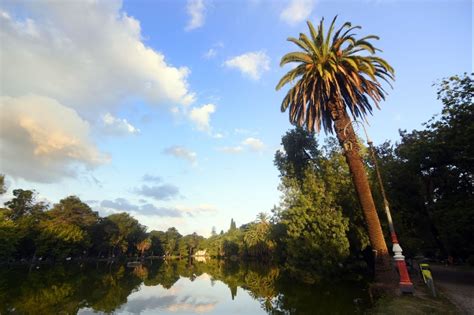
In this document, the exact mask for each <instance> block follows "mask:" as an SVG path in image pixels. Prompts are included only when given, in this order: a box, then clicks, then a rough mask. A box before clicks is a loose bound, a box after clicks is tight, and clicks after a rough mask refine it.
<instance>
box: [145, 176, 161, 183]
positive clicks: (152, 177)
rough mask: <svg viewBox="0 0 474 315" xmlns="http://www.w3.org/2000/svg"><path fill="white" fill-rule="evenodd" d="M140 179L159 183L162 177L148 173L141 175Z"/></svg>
mask: <svg viewBox="0 0 474 315" xmlns="http://www.w3.org/2000/svg"><path fill="white" fill-rule="evenodd" d="M142 180H143V181H145V182H155V183H161V182H162V181H163V179H162V178H161V177H160V176H155V175H150V174H145V175H143V177H142Z"/></svg>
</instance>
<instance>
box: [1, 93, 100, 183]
mask: <svg viewBox="0 0 474 315" xmlns="http://www.w3.org/2000/svg"><path fill="white" fill-rule="evenodd" d="M108 160H109V158H108V157H107V156H106V155H105V154H103V153H101V152H99V150H98V149H97V147H96V146H95V145H94V144H93V142H92V141H91V139H90V126H89V123H87V122H86V121H85V120H83V119H82V118H81V117H80V116H79V115H78V114H77V112H76V111H74V110H73V109H71V108H67V107H65V106H64V105H62V104H60V103H58V102H57V101H56V100H54V99H51V98H47V97H41V96H37V95H29V96H21V97H16V98H15V97H0V165H1V168H2V171H4V172H5V173H7V174H8V175H10V176H13V177H19V178H23V179H26V180H30V181H36V182H53V181H55V180H60V179H61V178H63V177H68V176H76V175H77V173H78V171H79V169H80V168H81V167H80V166H82V167H85V168H87V169H92V168H94V167H96V166H98V165H100V164H102V163H105V162H107V161H108Z"/></svg>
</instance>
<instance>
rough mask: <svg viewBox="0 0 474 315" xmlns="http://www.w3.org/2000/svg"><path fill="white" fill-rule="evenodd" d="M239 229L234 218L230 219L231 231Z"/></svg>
mask: <svg viewBox="0 0 474 315" xmlns="http://www.w3.org/2000/svg"><path fill="white" fill-rule="evenodd" d="M235 229H237V225H236V224H235V221H234V219H230V228H229V231H233V230H235Z"/></svg>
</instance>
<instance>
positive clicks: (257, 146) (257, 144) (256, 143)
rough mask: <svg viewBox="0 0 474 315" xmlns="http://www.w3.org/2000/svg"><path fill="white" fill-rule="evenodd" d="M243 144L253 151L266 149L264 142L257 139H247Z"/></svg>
mask: <svg viewBox="0 0 474 315" xmlns="http://www.w3.org/2000/svg"><path fill="white" fill-rule="evenodd" d="M242 144H243V145H246V146H248V147H249V148H250V150H252V151H262V150H263V149H264V148H265V145H264V144H263V142H262V140H260V139H257V138H251V137H250V138H247V139H245V140H244V141H242Z"/></svg>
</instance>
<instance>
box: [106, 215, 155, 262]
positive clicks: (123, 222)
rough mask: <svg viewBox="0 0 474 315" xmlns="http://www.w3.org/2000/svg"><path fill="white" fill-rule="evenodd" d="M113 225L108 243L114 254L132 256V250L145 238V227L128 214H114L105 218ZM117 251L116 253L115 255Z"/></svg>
mask: <svg viewBox="0 0 474 315" xmlns="http://www.w3.org/2000/svg"><path fill="white" fill-rule="evenodd" d="M107 219H108V220H110V221H111V222H112V223H114V224H115V229H114V230H112V231H111V232H112V233H111V238H110V242H111V245H112V247H113V249H112V252H113V253H114V254H118V255H121V254H124V253H127V252H128V253H129V254H132V251H133V250H132V248H135V247H136V245H137V244H138V243H140V242H141V241H142V240H143V239H145V238H146V233H145V231H146V227H144V226H143V225H141V224H140V223H139V222H138V221H137V220H136V219H135V218H133V217H132V216H130V215H129V214H128V213H125V212H122V213H115V214H111V215H109V216H108V217H107ZM117 251H118V253H117Z"/></svg>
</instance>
